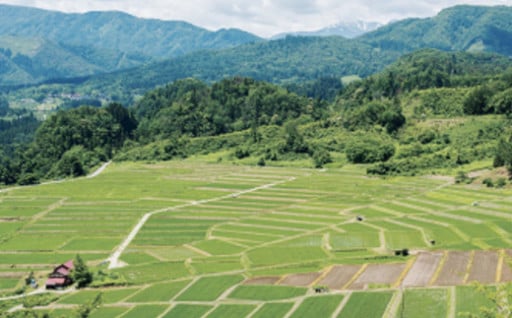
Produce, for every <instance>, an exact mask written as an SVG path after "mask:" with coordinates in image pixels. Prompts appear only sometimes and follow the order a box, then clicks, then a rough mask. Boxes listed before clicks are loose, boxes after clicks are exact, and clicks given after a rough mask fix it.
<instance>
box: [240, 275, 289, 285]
mask: <svg viewBox="0 0 512 318" xmlns="http://www.w3.org/2000/svg"><path fill="white" fill-rule="evenodd" d="M280 279H281V277H279V276H267V277H255V278H249V279H247V280H246V281H245V282H244V285H274V284H275V283H277V282H278V281H279V280H280Z"/></svg>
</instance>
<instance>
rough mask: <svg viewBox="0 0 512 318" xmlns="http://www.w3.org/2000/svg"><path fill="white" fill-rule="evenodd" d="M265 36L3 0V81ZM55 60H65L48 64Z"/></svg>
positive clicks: (131, 62)
mask: <svg viewBox="0 0 512 318" xmlns="http://www.w3.org/2000/svg"><path fill="white" fill-rule="evenodd" d="M259 40H261V39H260V38H258V37H257V36H255V35H252V34H250V33H247V32H244V31H241V30H236V29H229V30H219V31H215V32H213V31H209V30H206V29H203V28H199V27H196V26H194V25H192V24H189V23H186V22H181V21H162V20H155V19H140V18H136V17H134V16H131V15H128V14H125V13H121V12H89V13H85V14H67V13H60V12H56V11H46V10H40V9H34V8H26V7H19V6H10V5H2V4H0V49H1V50H0V61H2V65H1V66H0V84H4V85H5V84H29V83H35V82H39V81H41V80H42V79H43V80H45V79H53V78H59V77H78V76H83V75H90V74H97V73H102V72H110V71H114V70H118V69H124V68H129V67H134V66H137V65H141V64H143V63H146V62H149V61H155V60H162V59H167V58H172V57H177V56H181V55H184V54H187V53H190V52H195V51H199V50H205V49H221V48H227V47H233V46H237V45H240V44H244V43H249V42H255V41H259ZM34 43H36V44H34ZM55 61H59V62H60V63H62V65H53V66H52V67H51V68H50V67H48V66H49V65H51V64H52V63H53V64H55Z"/></svg>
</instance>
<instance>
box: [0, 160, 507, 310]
mask: <svg viewBox="0 0 512 318" xmlns="http://www.w3.org/2000/svg"><path fill="white" fill-rule="evenodd" d="M511 201H512V191H511V190H510V189H487V188H483V187H480V186H478V185H454V184H452V183H451V182H449V181H447V180H446V179H442V178H433V177H397V178H387V179H377V178H368V177H367V176H365V173H364V168H362V167H357V166H347V167H344V168H342V169H329V170H322V171H320V170H309V169H294V168H270V167H265V168H260V167H246V166H236V165H226V164H207V163H201V162H192V161H184V162H166V163H156V164H143V163H122V164H118V163H114V164H111V165H110V166H109V167H108V168H107V169H106V170H105V171H104V172H103V173H102V174H100V175H99V176H96V177H95V178H83V179H76V180H70V181H64V182H60V183H54V184H46V185H39V186H34V187H25V188H17V189H5V190H3V191H2V192H0V294H3V295H4V296H6V297H7V296H12V295H14V294H16V293H17V292H18V293H21V292H23V290H22V289H21V288H22V286H23V285H24V278H25V277H27V276H28V273H29V272H31V271H33V272H34V273H35V276H36V278H37V280H38V283H39V285H44V282H45V278H46V277H47V275H48V273H49V272H50V271H51V269H52V268H53V267H54V266H55V265H58V264H60V263H63V262H66V261H67V260H69V259H73V258H74V257H75V255H76V254H80V255H81V256H82V258H84V259H85V260H86V261H87V262H88V264H89V265H90V266H91V268H93V269H94V270H97V269H101V270H102V271H103V272H104V273H114V274H115V275H117V276H118V277H123V279H124V280H125V281H126V285H125V286H118V287H110V288H101V289H86V290H83V291H73V290H71V289H70V290H68V291H66V292H64V293H60V294H57V295H56V299H55V300H54V301H51V302H50V303H49V304H45V306H43V307H38V308H37V310H38V311H39V312H40V313H42V312H48V313H49V314H50V316H51V317H54V316H55V317H60V316H61V315H62V316H69V315H71V313H72V312H74V310H76V307H77V306H79V305H81V304H84V303H87V302H89V301H91V300H92V299H94V297H96V295H97V294H98V293H100V292H101V293H102V298H103V305H102V306H101V308H99V309H97V310H95V311H93V313H92V315H91V317H123V318H127V317H209V318H211V317H293V318H295V317H311V316H318V317H362V316H364V317H381V316H386V317H395V316H396V317H399V316H401V315H403V316H404V317H416V316H418V317H456V315H457V313H458V312H461V311H471V310H474V309H473V308H468V305H467V304H466V300H467V299H474V301H473V303H475V304H485V299H484V297H483V296H482V295H481V294H478V293H477V292H475V291H474V288H472V287H471V284H472V282H480V283H483V284H487V285H494V284H497V283H501V282H512V268H511V267H510V261H511V258H512V221H511V219H512V209H511V208H510V206H511ZM404 249H407V251H408V252H409V253H410V255H408V256H402V255H395V252H396V251H400V252H401V251H403V250H404ZM109 267H110V269H109ZM315 289H318V290H317V292H315ZM31 291H32V289H31V288H30V287H29V288H27V290H26V291H25V292H27V293H29V292H31ZM19 303H21V300H19V301H18V302H16V300H7V298H5V297H4V298H2V300H1V301H0V312H2V311H3V312H6V311H8V310H10V309H13V310H14V309H16V308H18V307H16V308H15V306H17V305H18V304H19ZM370 304H371V305H370ZM424 307H428V308H430V309H429V311H421V310H417V308H424ZM354 308H358V309H357V310H358V311H357V310H356V309H354ZM18 309H19V308H18ZM1 316H2V314H0V317H1Z"/></svg>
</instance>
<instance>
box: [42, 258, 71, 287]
mask: <svg viewBox="0 0 512 318" xmlns="http://www.w3.org/2000/svg"><path fill="white" fill-rule="evenodd" d="M72 269H73V260H70V261H67V262H66V263H64V264H62V265H59V266H57V267H55V269H54V270H53V272H52V273H51V274H50V276H49V278H48V280H47V281H46V289H58V288H64V287H67V286H69V285H71V284H73V279H71V276H70V274H71V270H72Z"/></svg>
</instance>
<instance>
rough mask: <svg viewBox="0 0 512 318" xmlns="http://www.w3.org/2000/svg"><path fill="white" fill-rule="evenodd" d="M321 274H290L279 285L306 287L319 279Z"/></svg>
mask: <svg viewBox="0 0 512 318" xmlns="http://www.w3.org/2000/svg"><path fill="white" fill-rule="evenodd" d="M320 275H321V273H306V274H292V275H288V276H286V277H285V278H284V279H283V280H281V281H280V282H279V285H286V286H300V287H307V286H309V285H311V284H312V283H313V282H314V281H315V280H317V279H318V278H319V277H320Z"/></svg>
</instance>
